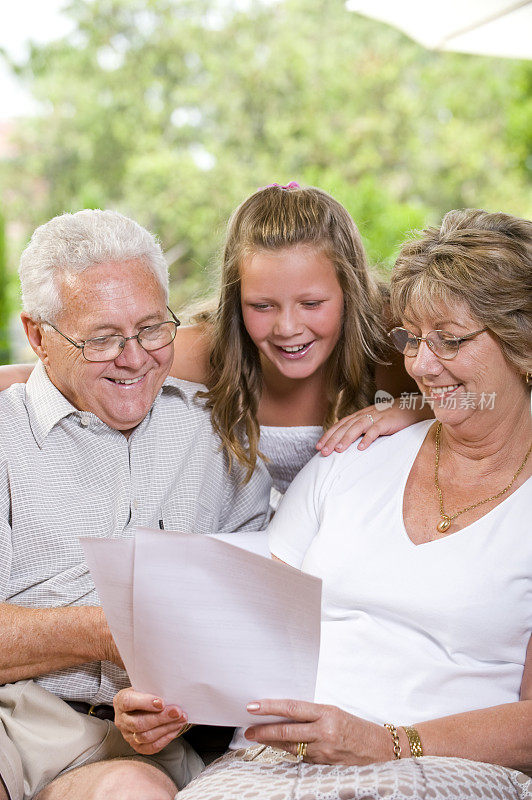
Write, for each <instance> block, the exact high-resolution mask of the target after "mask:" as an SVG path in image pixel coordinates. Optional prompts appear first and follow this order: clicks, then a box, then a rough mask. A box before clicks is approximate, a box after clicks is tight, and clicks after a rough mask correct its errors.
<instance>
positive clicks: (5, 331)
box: [0, 213, 10, 364]
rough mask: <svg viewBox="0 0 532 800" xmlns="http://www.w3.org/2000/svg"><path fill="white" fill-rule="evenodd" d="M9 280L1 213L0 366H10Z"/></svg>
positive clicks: (3, 224) (0, 215)
mask: <svg viewBox="0 0 532 800" xmlns="http://www.w3.org/2000/svg"><path fill="white" fill-rule="evenodd" d="M8 291H9V280H8V274H7V257H6V233H5V223H4V217H3V216H2V214H1V213H0V364H9V356H10V346H9V318H10V303H9V295H8Z"/></svg>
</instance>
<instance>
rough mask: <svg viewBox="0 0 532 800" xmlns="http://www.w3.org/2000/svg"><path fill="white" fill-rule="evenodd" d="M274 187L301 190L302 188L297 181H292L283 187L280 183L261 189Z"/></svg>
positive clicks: (270, 184)
mask: <svg viewBox="0 0 532 800" xmlns="http://www.w3.org/2000/svg"><path fill="white" fill-rule="evenodd" d="M272 186H278V187H279V189H301V186H300V185H299V183H297V182H296V181H290V183H287V184H286V186H282V185H281V184H280V183H269V184H268V185H267V186H261V187H260V188H261V189H270V188H271V187H272Z"/></svg>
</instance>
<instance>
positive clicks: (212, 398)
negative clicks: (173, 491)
mask: <svg viewBox="0 0 532 800" xmlns="http://www.w3.org/2000/svg"><path fill="white" fill-rule="evenodd" d="M298 244H309V245H312V246H313V247H316V248H319V249H320V250H321V251H322V252H323V253H324V254H325V255H326V256H327V257H328V258H330V260H331V262H332V263H333V265H334V267H335V270H336V276H337V278H338V282H339V284H340V287H341V289H342V292H343V295H344V312H343V323H342V331H341V334H340V338H339V340H338V343H337V345H336V347H335V350H334V352H333V355H332V356H331V357H330V358H329V360H328V363H327V365H326V382H325V386H326V387H327V395H328V410H327V414H326V417H325V419H324V421H323V423H324V425H325V426H326V427H327V426H329V425H331V424H332V423H334V422H335V421H336V420H338V419H340V418H341V417H344V416H346V415H347V414H350V413H353V412H354V411H356V410H357V409H359V408H363V407H364V406H367V405H369V404H370V403H371V402H372V401H373V394H374V391H375V384H374V366H375V363H377V362H380V363H382V361H383V354H384V352H385V345H384V323H383V301H384V291H383V289H382V287H379V285H378V283H377V281H376V280H375V279H374V278H373V276H372V275H371V274H370V272H369V270H368V264H367V259H366V254H365V251H364V247H363V244H362V241H361V238H360V234H359V232H358V229H357V227H356V225H355V223H354V222H353V220H352V218H351V217H350V215H349V214H348V212H347V211H346V210H345V208H344V207H343V206H341V205H340V203H338V202H337V201H336V200H334V199H333V198H332V197H331V196H330V195H328V194H327V193H326V192H323V191H321V190H320V189H316V188H314V187H307V188H302V187H299V186H297V185H296V184H290V185H289V186H288V187H281V186H278V185H273V186H268V187H266V188H264V189H259V191H257V192H255V194H253V195H251V197H249V198H248V199H247V200H245V201H244V202H243V203H242V204H241V205H240V206H239V207H238V208H237V209H236V211H235V212H234V213H233V215H232V217H231V219H230V221H229V226H228V231H227V238H226V243H225V248H224V254H223V265H222V287H221V294H220V300H219V304H218V308H217V310H216V311H215V312H214V313H213V314H212V316H211V318H210V321H211V322H212V328H213V330H212V337H213V340H212V346H211V351H210V375H209V380H208V382H207V386H208V389H207V391H206V392H202V393H200V396H201V397H204V398H205V399H206V406H207V407H208V408H210V409H211V417H212V423H213V426H214V428H215V430H216V432H217V433H218V434H219V436H220V438H221V440H222V443H223V446H224V448H225V449H226V451H227V453H228V455H229V458H230V459H231V458H232V457H234V458H236V459H237V460H238V461H239V462H240V463H241V464H243V465H244V466H246V467H247V469H248V473H247V478H248V479H249V477H250V476H251V473H252V471H253V469H254V467H255V464H256V460H257V457H258V456H259V455H260V452H259V436H260V429H259V423H258V421H257V411H258V406H259V400H260V396H261V392H262V371H261V365H260V359H259V352H258V350H257V348H256V346H255V345H254V343H253V342H252V340H251V338H250V336H249V334H248V332H247V330H246V328H245V325H244V321H243V317H242V307H241V301H240V264H241V262H242V259H243V258H245V257H247V256H249V255H253V254H255V253H257V252H258V251H261V250H279V249H281V248H284V247H291V246H294V245H298ZM202 318H203V319H204V320H205V315H203V316H202Z"/></svg>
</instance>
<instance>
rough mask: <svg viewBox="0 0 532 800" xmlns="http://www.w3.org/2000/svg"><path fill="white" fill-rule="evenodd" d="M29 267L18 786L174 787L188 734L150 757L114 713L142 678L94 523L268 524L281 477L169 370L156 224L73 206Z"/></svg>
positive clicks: (0, 564)
mask: <svg viewBox="0 0 532 800" xmlns="http://www.w3.org/2000/svg"><path fill="white" fill-rule="evenodd" d="M20 278H21V284H22V298H23V308H24V311H23V313H22V321H23V324H24V328H25V331H26V335H27V337H28V340H29V342H30V344H31V346H32V348H33V350H34V351H35V353H36V354H37V356H38V358H39V363H38V366H37V368H36V369H35V370H34V372H33V374H32V375H31V378H30V379H29V381H28V383H27V385H26V386H24V385H20V384H18V385H15V386H13V387H12V388H11V389H8V390H6V391H5V392H2V393H1V394H0V683H1V684H3V685H2V686H0V776H1V778H2V780H1V781H0V800H6V798H9V800H23V799H24V800H27V799H29V798H31V797H35V798H38V800H60V798H61V799H62V798H68V799H69V800H76V798H80V800H81V798H95V799H96V798H100V797H101V798H103V797H105V798H109V797H112V798H113V800H120V798H126V797H127V798H128V800H129V799H130V798H137V797H138V798H142V800H147V799H148V798H149V800H159V799H160V800H165V798H172V797H173V796H174V795H175V792H176V786H178V787H181V786H183V785H184V784H186V783H187V782H188V781H189V780H190V779H191V778H192V777H194V775H195V774H197V772H198V771H199V770H200V769H201V768H202V762H201V760H200V759H199V757H198V756H197V755H196V753H195V752H194V751H193V750H192V749H191V748H190V746H189V745H188V744H187V743H186V742H185V741H184V740H183V739H176V740H175V741H173V742H172V743H171V744H170V745H168V746H167V747H166V748H165V749H164V750H163V751H162V753H161V754H160V756H154V757H151V758H143V757H141V756H139V755H138V753H135V752H134V751H133V750H132V749H131V748H130V747H129V745H128V744H127V743H126V742H125V741H124V739H123V738H122V737H121V735H120V733H119V731H118V729H117V728H115V726H114V725H113V723H112V721H111V720H112V718H113V714H112V706H111V703H112V699H113V696H114V695H115V693H116V692H117V691H118V689H120V688H122V687H124V686H127V685H128V680H127V675H126V674H125V672H124V671H123V669H122V666H123V665H122V662H121V659H120V655H119V653H118V651H117V649H116V647H115V644H114V642H113V640H112V637H111V635H110V632H109V629H108V627H107V624H106V622H105V618H104V616H103V613H102V611H101V609H100V608H99V607H98V598H97V595H96V592H95V589H94V585H93V583H92V580H91V577H90V574H89V573H88V570H87V567H86V566H85V564H84V563H83V556H82V552H81V549H80V545H79V542H78V537H79V536H87V535H89V536H129V535H131V532H132V529H133V528H135V527H137V526H149V527H159V528H170V529H180V530H185V531H190V532H196V533H211V532H227V531H236V530H243V529H248V530H253V529H254V530H258V529H261V528H262V527H263V526H264V524H265V522H266V516H267V508H268V497H269V479H268V477H267V474H266V471H265V469H263V468H262V467H261V468H259V469H258V470H257V471H256V472H255V473H254V475H253V477H252V479H251V481H250V482H249V483H247V484H244V483H243V482H242V475H241V474H240V473H239V471H238V468H237V467H236V466H235V465H233V468H232V469H231V470H229V468H228V464H227V461H226V457H225V455H224V453H223V452H222V451H221V449H220V442H219V440H218V439H217V437H216V436H215V435H214V433H213V430H212V427H211V425H210V419H209V415H208V413H207V411H206V410H205V409H204V408H202V406H201V404H199V403H198V402H197V401H196V400H195V388H197V387H194V386H193V385H191V384H187V383H186V382H182V381H177V380H174V379H171V378H167V375H168V371H169V368H170V365H171V363H172V355H173V340H174V337H175V332H176V328H177V325H178V324H179V322H178V320H177V319H176V318H175V316H174V315H173V313H172V312H171V311H170V310H169V309H168V308H167V302H168V275H167V267H166V263H165V260H164V257H163V254H162V252H161V249H160V247H159V245H158V244H157V242H156V241H155V239H154V238H153V236H151V235H150V234H149V233H148V232H147V231H146V230H144V229H143V228H141V227H140V226H139V225H137V224H136V223H135V222H133V221H132V220H130V219H127V218H126V217H123V216H122V215H120V214H117V213H114V212H111V211H79V212H78V213H76V214H73V215H70V214H64V215H62V216H60V217H56V218H55V219H53V220H51V221H50V222H48V223H47V224H46V225H43V226H41V227H40V228H38V229H37V230H36V231H35V233H34V235H33V237H32V240H31V242H30V244H29V245H28V247H27V248H26V250H25V251H24V253H23V255H22V258H21V264H20ZM161 535H164V534H161ZM176 713H177V714H178V713H179V712H177V711H176V709H175V707H169V709H163V710H162V712H161V721H164V719H165V715H167V717H166V718H167V719H168V723H171V722H174V723H175V715H176ZM131 759H133V760H131Z"/></svg>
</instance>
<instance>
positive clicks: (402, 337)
mask: <svg viewBox="0 0 532 800" xmlns="http://www.w3.org/2000/svg"><path fill="white" fill-rule="evenodd" d="M487 330H488V329H487V328H482V329H481V330H479V331H473V333H468V334H467V335H466V336H454V335H453V334H452V333H447V331H429V333H427V335H426V336H416V334H415V333H412V331H409V330H407V329H406V328H393V330H391V331H390V332H389V334H388V336H389V337H390V340H391V342H392V344H393V346H394V347H395V349H396V350H399V352H400V353H402V354H403V355H404V356H408V357H409V358H412V357H413V356H416V355H417V351H418V350H419V345H420V344H421V342H426V343H427V346H428V347H430V349H431V350H432V352H433V353H434V355H436V356H438V358H443V359H444V360H449V359H451V358H454V357H455V355H456V354H457V353H458V350H459V349H460V345H461V344H462V342H466V341H467V340H468V339H472V338H473V337H474V336H478V335H479V333H484V331H487Z"/></svg>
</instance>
